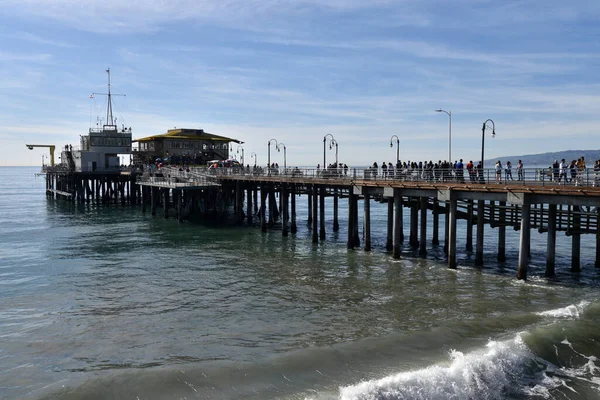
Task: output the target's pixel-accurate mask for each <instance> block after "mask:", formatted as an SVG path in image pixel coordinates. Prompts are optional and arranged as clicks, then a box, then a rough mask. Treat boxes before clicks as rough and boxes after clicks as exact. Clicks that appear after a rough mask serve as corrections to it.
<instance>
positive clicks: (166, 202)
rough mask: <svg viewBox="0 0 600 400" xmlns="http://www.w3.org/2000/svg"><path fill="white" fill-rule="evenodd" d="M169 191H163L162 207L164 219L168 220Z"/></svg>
mask: <svg viewBox="0 0 600 400" xmlns="http://www.w3.org/2000/svg"><path fill="white" fill-rule="evenodd" d="M170 190H171V189H163V206H164V210H165V218H169V192H170Z"/></svg>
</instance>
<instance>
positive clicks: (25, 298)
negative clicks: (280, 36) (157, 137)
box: [0, 167, 600, 400]
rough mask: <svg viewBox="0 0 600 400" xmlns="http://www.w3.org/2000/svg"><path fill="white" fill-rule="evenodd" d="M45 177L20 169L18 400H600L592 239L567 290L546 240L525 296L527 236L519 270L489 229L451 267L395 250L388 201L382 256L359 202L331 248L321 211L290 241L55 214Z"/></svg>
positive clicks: (6, 354) (11, 318)
mask: <svg viewBox="0 0 600 400" xmlns="http://www.w3.org/2000/svg"><path fill="white" fill-rule="evenodd" d="M36 172H37V168H27V167H19V168H17V167H14V168H11V167H0V222H1V226H2V230H0V399H21V398H25V399H196V398H198V399H315V400H317V399H344V400H351V399H352V400H358V399H361V400H362V399H382V400H383V399H386V400H393V399H523V398H525V399H595V398H600V361H599V360H598V357H600V328H599V326H598V321H600V300H599V293H600V270H599V269H595V268H594V261H595V260H594V257H595V240H594V238H592V237H589V236H583V237H582V244H583V246H582V247H583V248H582V272H581V273H579V274H573V273H571V272H569V267H570V246H571V241H570V238H568V237H566V236H564V234H562V233H559V234H558V238H557V242H558V246H559V248H558V249H557V277H556V278H555V279H551V280H549V279H546V278H544V277H543V276H544V269H545V266H544V264H545V238H546V236H545V234H539V233H537V232H536V231H532V258H531V266H530V271H529V277H530V279H529V280H528V281H526V282H523V281H518V280H517V279H516V278H515V276H516V265H517V258H518V234H519V232H517V231H513V230H511V229H507V261H506V262H505V263H498V262H497V261H495V260H496V230H495V229H491V228H487V230H486V233H485V257H484V260H485V267H483V268H480V269H478V268H475V267H474V266H473V264H474V257H475V255H474V253H467V252H466V251H464V247H465V242H464V240H462V241H461V240H459V242H458V244H457V248H458V250H459V254H458V263H459V268H458V269H457V270H449V269H448V268H447V266H446V262H445V259H444V255H443V252H442V246H441V245H440V246H432V245H431V244H429V245H428V256H427V258H419V257H418V256H417V254H416V253H415V252H414V251H413V250H411V249H410V248H409V246H408V243H405V244H404V247H403V251H402V258H401V259H400V260H395V259H393V258H392V257H391V254H390V253H388V252H386V251H385V238H386V232H385V229H386V212H387V206H386V205H385V204H378V203H374V204H372V206H371V212H372V226H373V227H372V242H373V251H371V252H364V251H362V250H360V249H357V250H347V249H346V245H345V240H346V232H345V228H346V216H347V208H346V202H345V201H341V202H340V232H338V233H334V232H332V230H331V225H332V221H331V218H332V215H331V212H328V216H327V218H328V220H327V228H328V229H329V230H328V232H327V239H326V241H325V242H323V243H321V244H318V245H313V244H312V243H311V240H310V229H309V226H308V225H307V224H306V206H307V204H306V203H307V202H306V198H305V197H299V198H298V199H297V204H298V229H299V232H298V234H297V235H295V236H290V237H287V238H283V237H282V236H281V232H280V230H278V229H273V230H271V231H269V232H268V233H266V234H263V233H261V232H260V229H258V228H257V227H256V226H234V225H232V224H217V223H215V222H210V223H209V222H206V223H183V224H178V223H177V221H176V220H174V219H169V220H165V219H164V218H162V217H154V218H153V217H152V216H151V215H150V214H149V213H147V214H142V213H141V211H140V209H139V208H134V207H131V206H120V205H112V206H102V205H100V206H97V205H94V204H91V205H74V204H70V203H65V202H61V201H56V200H48V199H47V198H46V197H45V195H44V187H45V186H44V177H43V176H36V174H35V173H36ZM328 204H329V203H328ZM408 214H409V213H407V212H405V218H406V219H405V228H406V227H407V226H408ZM442 221H443V219H442ZM458 225H459V229H464V221H459V223H458ZM442 226H443V225H442ZM441 232H442V237H441V238H440V239H443V229H441ZM461 232H463V233H461V235H459V237H462V236H464V231H461ZM459 233H460V232H459ZM407 234H408V232H407V231H405V235H407Z"/></svg>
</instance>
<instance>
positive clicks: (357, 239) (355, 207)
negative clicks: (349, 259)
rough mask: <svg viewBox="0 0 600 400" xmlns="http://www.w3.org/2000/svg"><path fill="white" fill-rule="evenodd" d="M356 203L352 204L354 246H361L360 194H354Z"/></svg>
mask: <svg viewBox="0 0 600 400" xmlns="http://www.w3.org/2000/svg"><path fill="white" fill-rule="evenodd" d="M352 199H353V202H354V205H353V206H352V212H353V213H354V216H353V217H352V219H353V220H354V227H353V229H354V233H353V235H354V247H360V236H359V235H358V195H354V196H353V197H352Z"/></svg>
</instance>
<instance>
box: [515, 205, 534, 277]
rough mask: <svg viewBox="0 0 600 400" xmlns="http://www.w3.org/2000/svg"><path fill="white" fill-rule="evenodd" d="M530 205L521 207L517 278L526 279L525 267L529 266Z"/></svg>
mask: <svg viewBox="0 0 600 400" xmlns="http://www.w3.org/2000/svg"><path fill="white" fill-rule="evenodd" d="M530 211H531V205H529V204H524V205H523V206H522V208H521V240H520V242H519V265H518V270H517V279H527V267H528V266H529V248H530V244H531V243H530V235H531V221H530Z"/></svg>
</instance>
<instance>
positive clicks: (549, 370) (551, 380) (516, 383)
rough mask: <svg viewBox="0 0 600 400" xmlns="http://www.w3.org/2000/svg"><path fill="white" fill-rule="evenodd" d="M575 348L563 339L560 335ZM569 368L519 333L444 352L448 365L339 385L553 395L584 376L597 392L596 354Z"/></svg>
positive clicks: (382, 393) (463, 394) (398, 391)
mask: <svg viewBox="0 0 600 400" xmlns="http://www.w3.org/2000/svg"><path fill="white" fill-rule="evenodd" d="M562 344H564V345H567V346H569V347H570V348H571V350H573V351H575V350H574V349H573V347H572V345H571V344H570V343H569V342H568V340H566V339H565V340H564V341H563V343H562ZM575 353H577V354H579V355H580V356H582V357H584V358H586V359H587V360H588V361H587V363H585V364H584V365H581V366H580V367H578V368H577V367H575V368H566V367H563V368H561V367H557V366H556V365H554V364H552V363H551V362H549V361H546V360H544V359H541V358H539V357H537V356H536V355H535V354H533V353H532V352H531V351H530V350H529V348H528V347H527V346H526V345H525V343H524V342H523V340H522V339H521V336H520V335H517V336H516V337H515V338H514V339H513V340H508V341H504V342H498V341H490V342H488V344H487V345H486V347H485V348H483V349H479V350H476V351H473V352H471V353H468V354H463V353H461V352H458V351H451V352H450V363H449V365H433V366H430V367H427V368H425V369H421V370H417V371H409V372H402V373H398V374H395V375H391V376H388V377H385V378H383V379H378V380H371V381H366V382H362V383H359V384H357V385H352V386H347V387H343V388H340V393H339V399H341V400H367V399H368V400H396V399H469V398H470V399H479V398H485V399H504V398H507V397H508V398H522V397H526V396H534V397H537V398H546V399H549V398H554V395H555V394H556V393H555V392H554V393H553V391H554V389H557V388H561V389H560V390H566V391H568V392H572V393H577V392H576V390H575V389H574V388H573V386H572V385H573V382H574V381H584V382H586V383H588V384H590V386H591V387H592V388H594V389H595V390H598V391H599V393H600V386H599V383H600V378H599V377H598V374H600V368H598V367H597V366H596V364H595V361H597V358H596V357H594V356H589V357H588V356H585V355H583V354H580V353H578V352H576V351H575Z"/></svg>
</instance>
